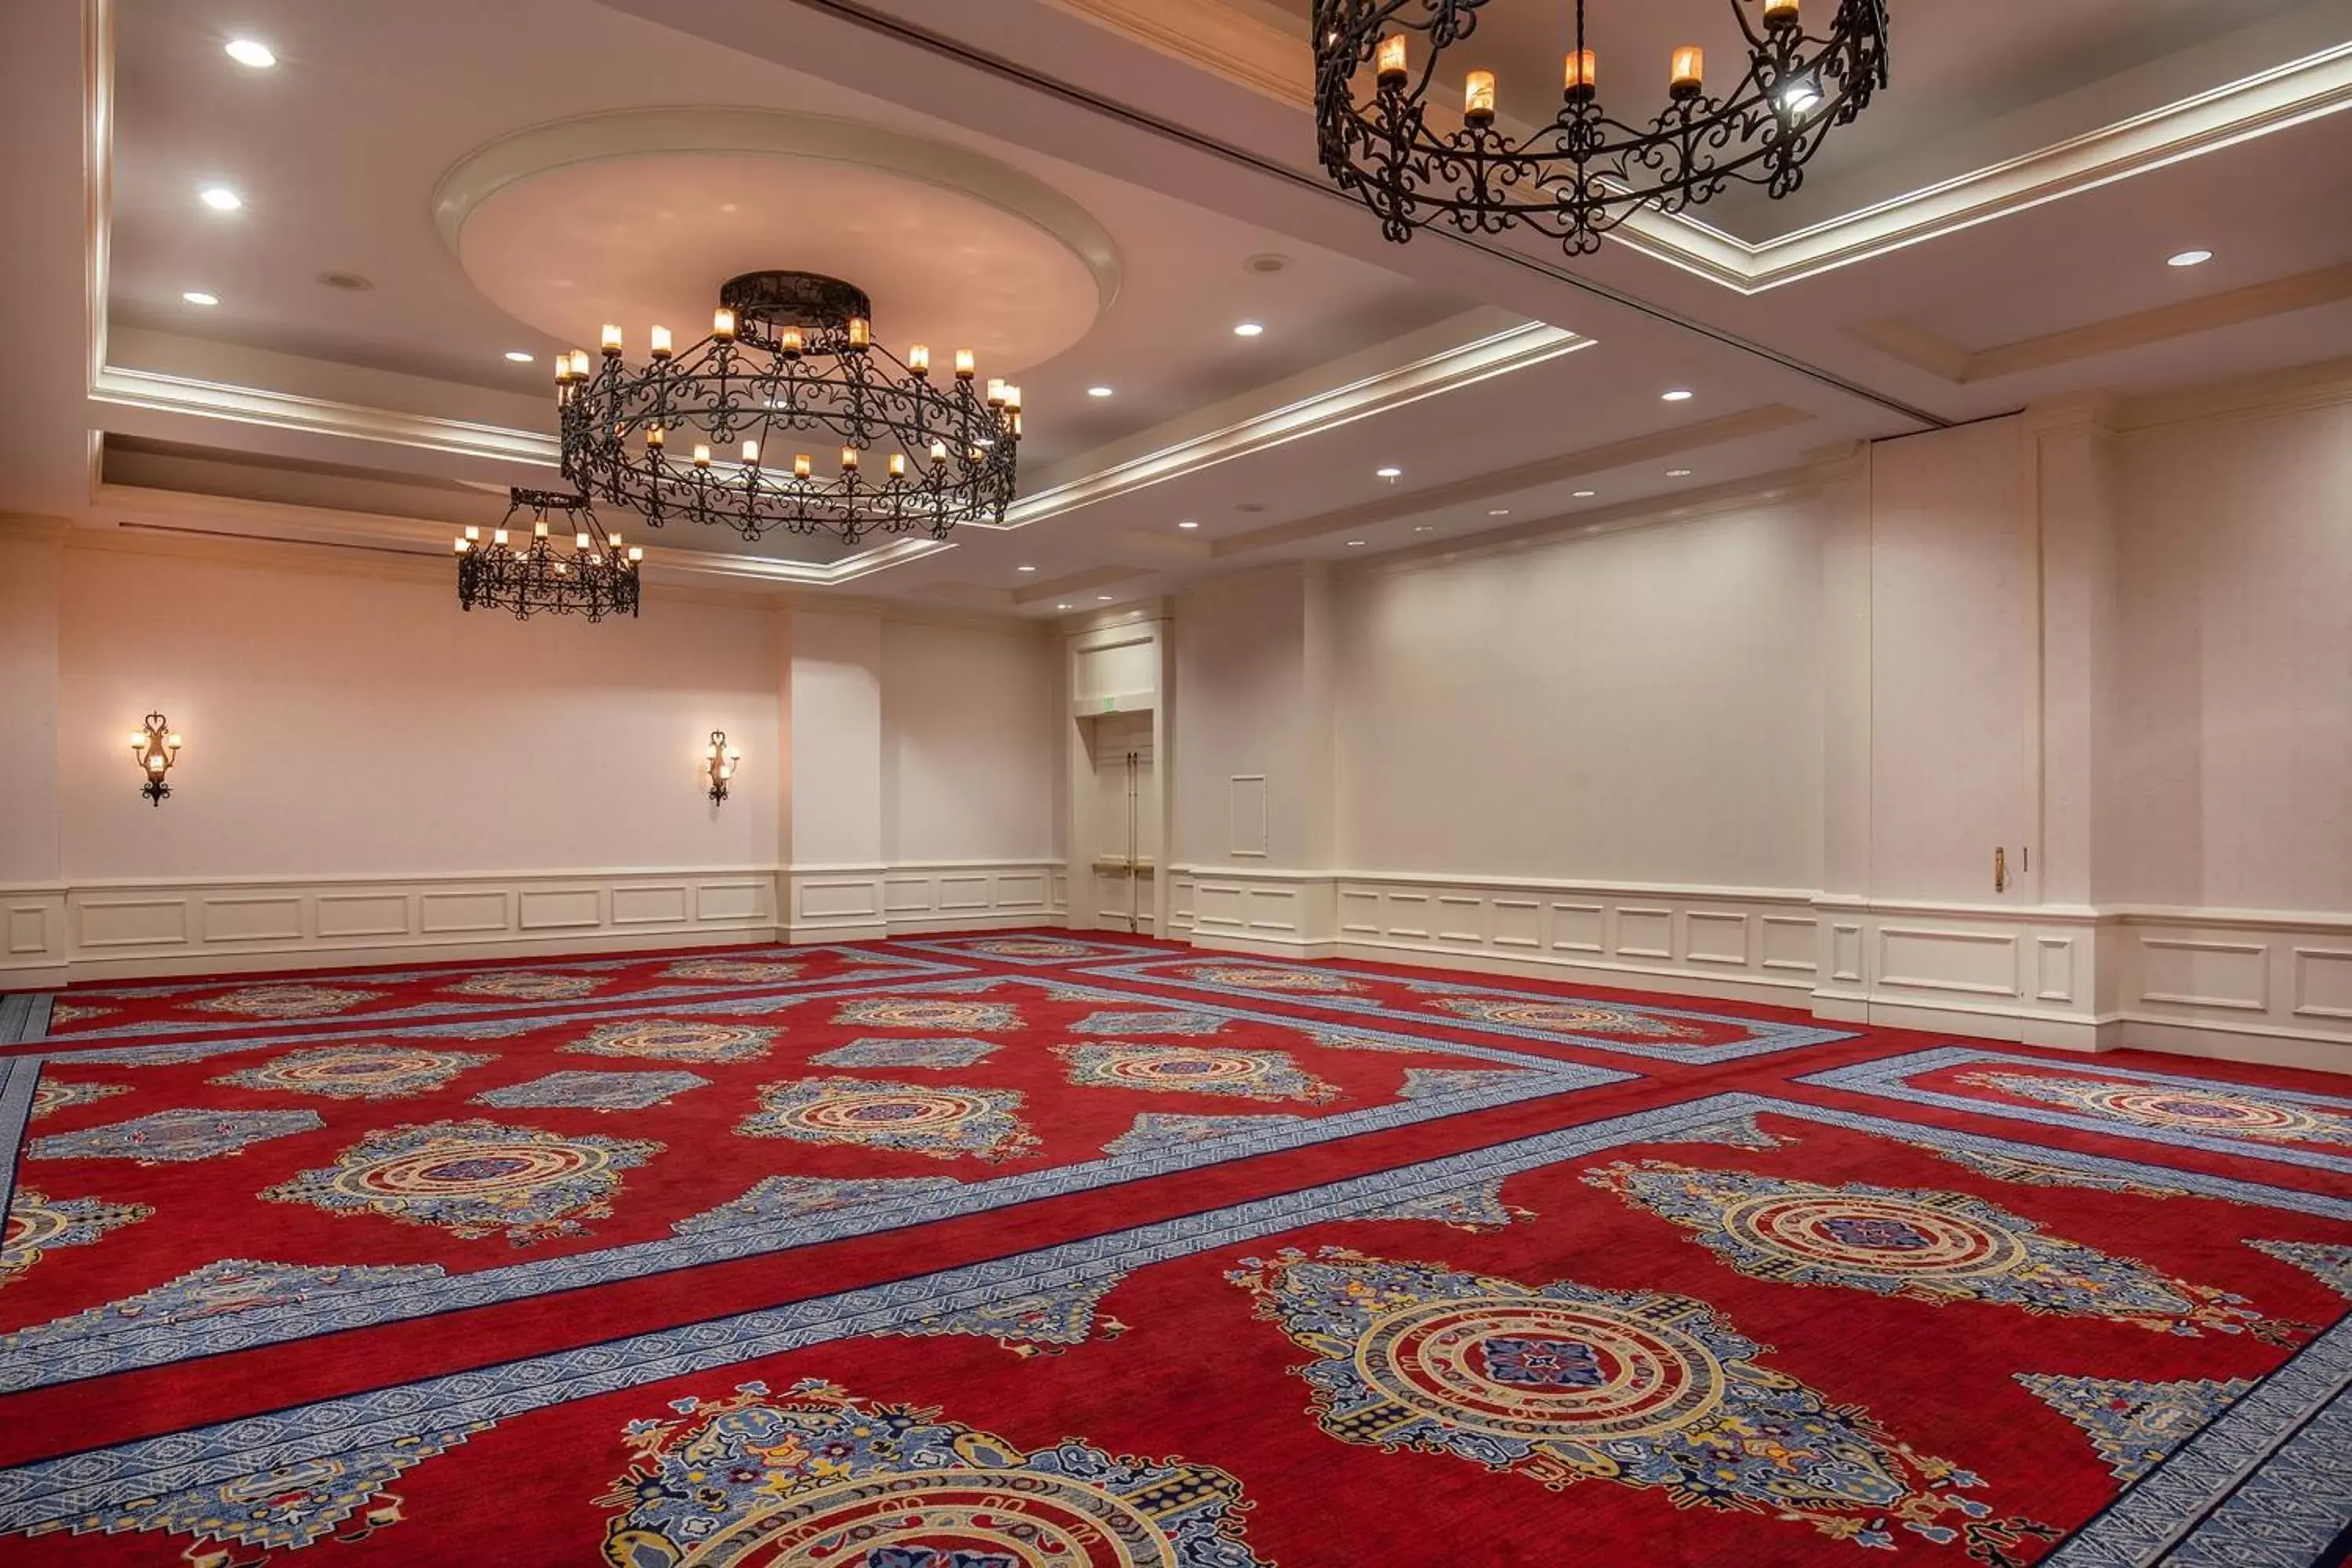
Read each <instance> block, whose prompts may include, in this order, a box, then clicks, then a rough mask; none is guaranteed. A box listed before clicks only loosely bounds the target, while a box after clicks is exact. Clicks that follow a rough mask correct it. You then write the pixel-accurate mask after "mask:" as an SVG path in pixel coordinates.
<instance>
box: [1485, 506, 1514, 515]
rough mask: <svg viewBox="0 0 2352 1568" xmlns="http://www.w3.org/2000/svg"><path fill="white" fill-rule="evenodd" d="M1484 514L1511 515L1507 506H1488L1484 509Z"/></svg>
mask: <svg viewBox="0 0 2352 1568" xmlns="http://www.w3.org/2000/svg"><path fill="white" fill-rule="evenodd" d="M1486 515H1487V516H1488V517H1508V516H1510V515H1511V509H1510V508H1509V507H1507V506H1490V507H1488V508H1487V509H1486Z"/></svg>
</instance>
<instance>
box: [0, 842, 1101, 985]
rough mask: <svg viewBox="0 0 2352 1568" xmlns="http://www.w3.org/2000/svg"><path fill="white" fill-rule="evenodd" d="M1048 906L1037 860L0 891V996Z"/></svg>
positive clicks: (991, 925)
mask: <svg viewBox="0 0 2352 1568" xmlns="http://www.w3.org/2000/svg"><path fill="white" fill-rule="evenodd" d="M1065 890H1066V878H1065V877H1064V875H1063V870H1062V866H1061V863H1060V862H1059V861H1045V860H1024V861H926V862H904V863H891V864H887V865H875V866H864V867H841V866H802V867H781V868H780V867H775V866H736V867H691V868H626V869H618V870H581V871H560V872H545V873H540V872H512V873H500V874H488V875H475V874H447V875H428V876H423V877H383V876H368V877H342V878H317V879H253V880H245V881H236V880H228V879H176V880H156V881H142V882H106V883H86V884H52V885H48V886H41V887H19V888H0V991H26V990H38V991H50V990H56V989H58V988H59V987H61V986H64V985H67V984H73V983H75V982H82V981H119V980H137V979H144V978H147V977H150V976H153V977H157V978H168V977H173V976H179V975H190V974H229V973H253V972H256V971H261V970H283V969H321V968H334V967H344V966H349V967H359V966H364V965H387V964H389V965H398V964H402V963H433V962H441V961H458V960H469V959H509V958H524V959H528V958H531V957H533V956H536V955H541V954H555V953H612V952H642V951H647V950H658V949H664V948H682V947H709V946H725V945H740V944H743V943H747V942H774V941H778V940H782V941H786V942H854V941H859V940H874V939H879V938H883V937H889V936H907V935H914V934H918V933H921V932H928V931H971V930H1001V929H1003V928H1006V927H1012V926H1024V925H1055V924H1059V923H1060V921H1061V916H1062V909H1063V903H1064V898H1065ZM780 910H781V911H783V913H782V916H781V918H780V912H779V911H780Z"/></svg>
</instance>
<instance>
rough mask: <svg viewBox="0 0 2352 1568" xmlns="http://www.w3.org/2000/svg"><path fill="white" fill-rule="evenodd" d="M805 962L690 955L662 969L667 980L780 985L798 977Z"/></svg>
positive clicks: (804, 966)
mask: <svg viewBox="0 0 2352 1568" xmlns="http://www.w3.org/2000/svg"><path fill="white" fill-rule="evenodd" d="M807 967H808V965H807V964H805V963H779V962H778V961H776V960H774V959H772V958H689V959H685V960H682V961H680V962H679V963H673V964H671V965H669V966H668V967H667V968H666V969H664V970H663V971H662V978H664V979H665V980H725V981H730V982H731V983H733V984H738V985H780V984H783V983H784V982H785V981H788V980H797V979H799V978H800V976H801V972H802V971H803V970H805V969H806V968H807Z"/></svg>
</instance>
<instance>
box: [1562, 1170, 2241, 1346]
mask: <svg viewBox="0 0 2352 1568" xmlns="http://www.w3.org/2000/svg"><path fill="white" fill-rule="evenodd" d="M1584 1179H1585V1180H1586V1181H1587V1182H1590V1183H1591V1184H1593V1185H1594V1186H1597V1187H1601V1188H1602V1189H1604V1190H1606V1191H1609V1192H1613V1193H1616V1194H1618V1195H1619V1196H1621V1197H1622V1198H1624V1199H1625V1200H1626V1202H1628V1203H1631V1204H1634V1205H1639V1206H1641V1207H1643V1208H1646V1209H1648V1210H1650V1211H1651V1212H1652V1213H1654V1214H1655V1215H1659V1216H1660V1217H1662V1218H1664V1219H1668V1220H1671V1221H1673V1222H1674V1223H1675V1224H1676V1225H1679V1226H1683V1227H1684V1228H1685V1229H1688V1230H1692V1231H1696V1232H1697V1233H1698V1234H1697V1235H1696V1237H1695V1239H1696V1241H1697V1242H1698V1243H1699V1244H1700V1245H1701V1246H1703V1247H1706V1249H1707V1250H1708V1251H1710V1252H1712V1253H1714V1254H1715V1255H1716V1256H1717V1257H1718V1258H1721V1259H1723V1261H1724V1262H1726V1263H1727V1264H1729V1265H1730V1266H1731V1267H1732V1268H1737V1269H1738V1270H1739V1271H1740V1272H1741V1273H1742V1274H1746V1275H1749V1276H1751V1277H1753V1278H1755V1279H1774V1280H1779V1281H1780V1282H1782V1283H1785V1284H1790V1285H1832V1286H1841V1287H1843V1288H1845V1289H1853V1290H1867V1291H1869V1292H1871V1293H1872V1294H1874V1295H1879V1296H1906V1297H1909V1298H1911V1299H1912V1300H1920V1301H1932V1302H1937V1303H1941V1302H1947V1301H1985V1302H1993V1303H1998V1304H2001V1305H2006V1306H2012V1307H2019V1308H2022V1309H2023V1310H2026V1311H2028V1312H2035V1313H2044V1314H2050V1315H2054V1316H2070V1317H2096V1318H2113V1319H2116V1320H2119V1321H2124V1322H2130V1323H2137V1324H2139V1325H2140V1326H2141V1327H2143V1328H2148V1329H2156V1330H2160V1331H2167V1332H2170V1333H2175V1334H2187V1335H2194V1334H2196V1333H2197V1332H2198V1331H2200V1329H2213V1330H2219V1331H2221V1332H2222V1333H2229V1334H2234V1333H2240V1332H2242V1331H2244V1330H2245V1329H2246V1327H2247V1326H2248V1325H2249V1324H2252V1323H2256V1322H2259V1321H2261V1319H2262V1314H2261V1313H2260V1312H2258V1311H2255V1310H2252V1308H2250V1307H2247V1306H2244V1305H2242V1302H2243V1301H2244V1300H2245V1299H2244V1298H2243V1297H2242V1296H2234V1295H2231V1294H2230V1293H2229V1292H2227V1291H2224V1290H2217V1289H2209V1288H2207V1287H2204V1286H2200V1285H2191V1284H2189V1283H2188V1282H2187V1281H2185V1280H2180V1279H2167V1278H2165V1277H2164V1276H2163V1275H2160V1274H2158V1273H2156V1272H2155V1271H2154V1270H2152V1269H2150V1268H2147V1267H2146V1266H2145V1265H2143V1264H2141V1263H2139V1262H2138V1261H2137V1260H2136V1259H2133V1258H2112V1257H2109V1256H2108V1255H2107V1254H2105V1253H2103V1252H2100V1251H2097V1250H2095V1248H2092V1247H2084V1246H2082V1245H2080V1244H2079V1243H2076V1242H2072V1241H2067V1240H2063V1239H2062V1238H2060V1237H2053V1236H2044V1235H2043V1234H2042V1231H2041V1229H2040V1227H2039V1226H2036V1225H2034V1223H2033V1222H2032V1221H2031V1220H2028V1219H2023V1218H2021V1217H2019V1216H2018V1215H2013V1214H2010V1213H2008V1212H2006V1211H2004V1210H2002V1209H2000V1208H1996V1207H1995V1206H1994V1205H1991V1204H1989V1203H1986V1202H1985V1201H1983V1200H1982V1199H1980V1198H1973V1197H1969V1195H1967V1194H1964V1193H1946V1192H1937V1191H1933V1190H1915V1191H1906V1190H1902V1189H1897V1188H1893V1187H1874V1186H1866V1185H1864V1184H1858V1183H1849V1184H1845V1185H1843V1186H1835V1187H1828V1186H1819V1185H1816V1184H1813V1183H1811V1182H1799V1181H1790V1180H1785V1179H1781V1178H1778V1177H1771V1176H1759V1175H1752V1174H1749V1173H1746V1172H1742V1171H1702V1170H1694V1169H1692V1168H1691V1167H1689V1166H1686V1165H1676V1164H1671V1163H1666V1162H1664V1161H1659V1160H1650V1161H1643V1162H1642V1163H1639V1164H1633V1163H1624V1162H1618V1163H1612V1164H1611V1165H1609V1166H1607V1167H1606V1168H1605V1169H1603V1170H1601V1171H1598V1172H1595V1173H1591V1174H1590V1175H1588V1176H1586V1177H1585V1178H1584Z"/></svg>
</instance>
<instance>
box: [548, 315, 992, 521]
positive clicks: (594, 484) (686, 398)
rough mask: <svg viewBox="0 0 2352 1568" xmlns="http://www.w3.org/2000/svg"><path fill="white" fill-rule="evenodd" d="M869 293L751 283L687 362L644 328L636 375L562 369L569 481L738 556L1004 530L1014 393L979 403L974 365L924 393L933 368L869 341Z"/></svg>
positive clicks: (616, 350) (560, 398)
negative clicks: (761, 543) (717, 535)
mask: <svg viewBox="0 0 2352 1568" xmlns="http://www.w3.org/2000/svg"><path fill="white" fill-rule="evenodd" d="M871 322H872V307H871V305H870V304H869V303H868V302H867V300H866V296H865V294H864V293H863V292H861V291H860V290H858V289H856V288H853V287H852V286H851V285H849V284H847V283H844V282H842V281H841V280H840V279H837V278H827V277H824V276H822V275H820V274H817V273H814V272H750V273H745V274H744V275H743V276H741V277H740V278H736V279H730V281H729V282H728V283H727V284H726V286H725V287H723V288H722V289H719V309H718V310H717V311H716V312H714V313H713V315H712V318H711V326H710V335H709V337H707V338H705V339H703V340H702V341H701V342H698V343H697V344H695V345H694V346H693V347H692V348H689V349H688V350H687V351H686V352H685V353H676V352H674V351H673V350H672V348H671V345H670V335H669V331H668V329H667V328H666V327H659V326H656V327H655V328H654V329H653V330H652V332H651V336H650V341H649V342H648V345H647V360H646V363H645V364H643V365H642V366H633V365H630V364H629V363H626V362H625V360H624V359H623V358H622V342H621V329H620V328H618V327H615V326H608V327H606V328H605V329H604V342H603V350H604V353H603V357H602V360H601V362H600V363H593V364H592V363H591V362H590V360H589V357H588V353H587V351H586V350H584V349H574V350H572V352H571V353H567V354H565V355H563V356H562V358H561V359H560V360H559V361H558V362H557V369H556V377H555V380H556V389H555V390H556V400H557V403H558V405H559V407H560V411H561V424H562V457H563V475H564V477H565V478H566V479H570V480H571V481H572V483H574V484H576V485H578V486H579V487H580V488H581V489H582V490H583V491H584V492H586V493H587V494H589V495H591V496H593V497H595V498H596V499H598V500H605V501H609V502H611V503H613V504H614V505H616V506H626V507H629V508H631V509H633V510H636V511H637V512H639V513H641V514H643V515H644V517H645V520H646V522H647V523H649V524H651V525H652V526H653V527H656V528H659V527H661V526H662V525H664V524H665V523H667V522H668V521H670V520H671V519H673V518H681V517H682V518H685V519H687V520H688V521H692V522H706V523H713V524H717V525H719V526H721V527H726V528H731V529H733V530H734V531H736V532H738V533H740V534H741V535H742V536H743V537H744V538H746V539H758V538H760V537H761V536H762V535H764V534H767V533H771V532H774V531H779V530H781V531H784V532H788V533H803V534H806V533H818V532H831V533H837V534H839V535H840V536H841V539H842V541H843V542H845V543H855V542H856V541H857V540H858V539H859V538H860V537H861V536H862V535H864V534H866V533H868V532H871V531H880V532H884V533H905V532H908V531H912V530H915V529H921V530H923V531H927V532H929V534H930V535H931V536H932V537H933V538H940V537H942V536H944V535H945V534H946V533H947V531H949V530H950V529H951V528H953V527H954V526H955V525H956V524H957V523H959V522H966V521H990V522H1002V521H1004V509H1005V508H1006V507H1007V506H1008V505H1010V504H1011V503H1012V500H1013V473H1014V458H1015V448H1016V447H1018V446H1019V444H1020V439H1021V389H1020V388H1019V387H1017V386H1010V385H1007V384H1005V383H1003V382H1002V381H991V382H988V383H987V384H985V387H984V389H983V390H981V391H975V390H974V388H973V378H974V370H973V363H972V354H971V350H969V349H958V350H957V351H956V354H955V360H954V370H953V374H952V375H951V376H950V378H949V379H948V380H947V381H946V382H945V384H941V383H940V382H936V381H934V380H932V378H931V356H930V350H929V348H928V347H925V346H924V345H922V344H919V343H918V344H914V345H911V346H909V347H908V350H907V357H906V359H905V360H903V361H901V360H900V359H898V356H897V355H895V354H893V353H890V352H889V351H887V349H885V348H883V347H882V346H881V345H880V344H878V343H877V342H874V340H873V329H872V325H871Z"/></svg>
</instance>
